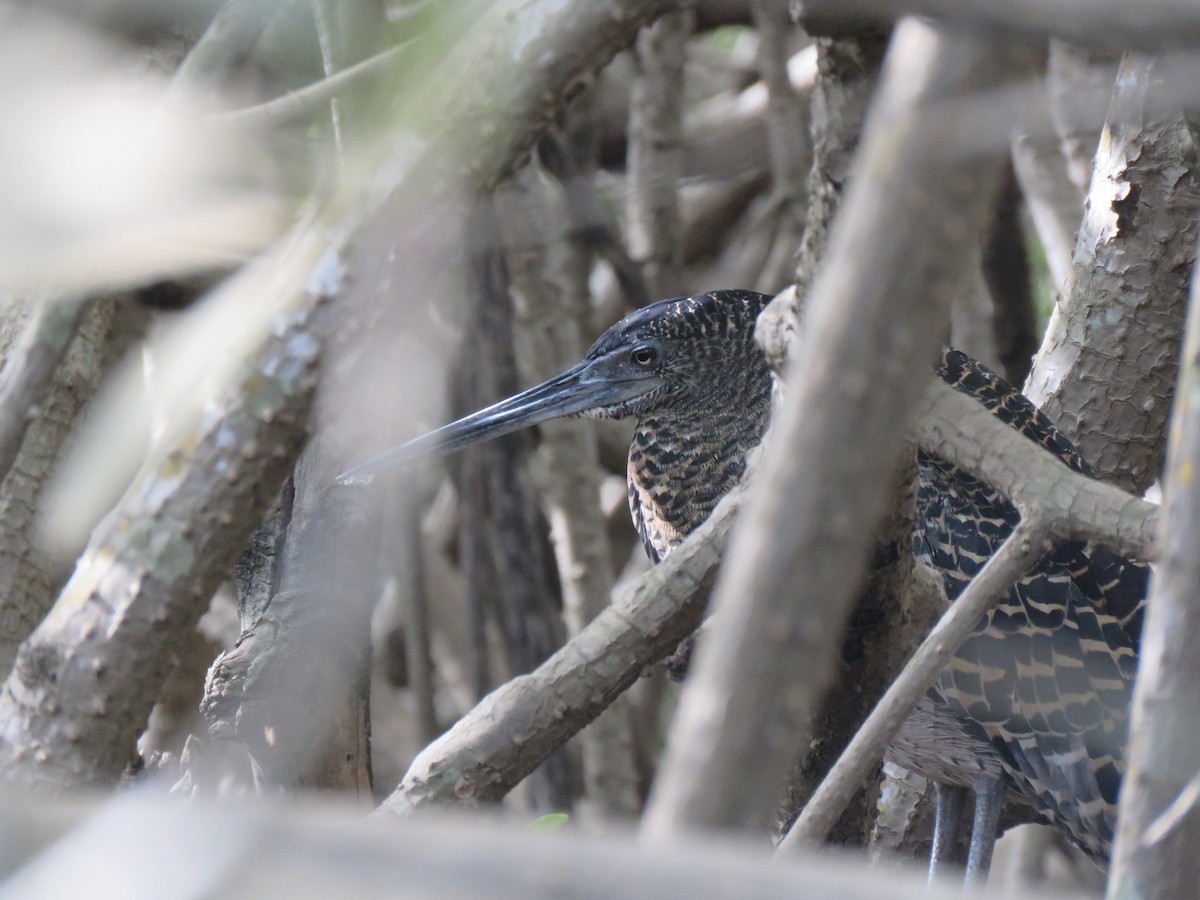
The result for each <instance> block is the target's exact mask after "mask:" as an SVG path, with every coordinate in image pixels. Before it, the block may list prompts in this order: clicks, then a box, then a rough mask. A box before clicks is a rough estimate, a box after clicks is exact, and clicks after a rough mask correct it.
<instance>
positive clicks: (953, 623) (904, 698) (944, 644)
mask: <svg viewBox="0 0 1200 900" xmlns="http://www.w3.org/2000/svg"><path fill="white" fill-rule="evenodd" d="M1048 535H1049V529H1048V528H1047V527H1046V524H1045V523H1044V522H1042V521H1039V520H1037V519H1030V520H1022V521H1021V523H1020V525H1018V526H1017V528H1016V529H1015V530H1014V531H1013V533H1012V534H1011V535H1009V536H1008V539H1007V540H1006V541H1005V542H1004V543H1003V544H1002V545H1001V547H1000V549H999V550H997V551H996V553H995V555H994V556H992V558H991V559H989V560H988V561H987V564H986V565H985V566H984V567H983V568H982V569H981V570H980V571H979V574H978V575H976V576H975V577H974V578H973V579H971V583H970V584H969V585H967V588H966V590H964V591H963V592H962V593H961V594H960V595H959V596H958V599H957V600H955V601H954V604H953V605H952V606H951V607H950V609H949V610H947V612H946V614H945V615H944V616H942V618H941V620H940V621H939V622H938V623H937V625H935V626H934V628H933V630H932V631H931V632H929V636H928V637H926V638H925V640H924V641H923V642H922V643H921V646H920V647H919V648H917V652H916V653H914V654H913V657H912V659H910V660H909V661H908V664H907V665H905V667H904V670H903V671H902V672H901V673H900V675H899V677H897V679H896V680H895V681H894V682H893V683H892V685H891V687H889V688H888V689H887V692H886V693H885V694H884V695H883V697H882V698H881V699H880V701H879V703H878V704H877V705H876V707H875V709H874V710H873V711H872V712H871V715H870V716H868V717H867V720H866V721H865V722H864V723H863V724H862V727H861V728H859V730H858V733H857V734H856V735H855V736H854V739H853V740H852V741H851V742H850V744H849V746H848V747H846V750H845V752H843V753H842V756H841V758H840V759H839V760H838V761H837V763H836V764H835V765H834V766H833V768H832V769H830V771H829V774H828V775H827V776H826V777H825V780H824V781H823V782H821V786H820V787H819V788H817V791H816V793H815V794H813V796H812V799H811V800H809V802H808V805H807V806H805V808H804V811H803V812H802V813H801V814H800V818H799V819H797V820H796V824H795V825H794V826H792V829H791V831H789V832H788V833H787V834H786V835H785V836H784V838H783V840H782V841H780V843H779V851H780V852H782V853H791V852H794V851H795V850H796V848H798V847H801V846H803V845H805V844H817V843H820V842H821V841H822V840H823V839H824V838H825V835H826V834H828V833H829V829H830V828H832V827H833V824H834V823H835V822H836V821H837V818H838V816H840V815H841V812H842V810H843V809H844V808H845V806H846V804H847V803H848V802H849V801H850V797H851V796H852V795H853V793H854V792H855V791H856V790H857V789H858V788H859V787H860V786H861V785H862V782H863V780H864V779H865V778H866V777H867V776H868V775H870V773H871V771H872V768H873V767H874V766H875V765H877V764H878V762H879V758H880V757H881V756H882V755H883V751H884V749H885V747H886V746H887V742H888V740H889V739H890V738H891V736H892V735H893V734H895V732H896V730H897V729H898V728H899V727H900V725H901V724H902V723H903V722H904V720H905V719H906V718H907V717H908V714H909V713H910V712H912V708H913V707H914V706H915V705H916V703H917V701H918V700H919V699H921V697H922V696H924V694H925V692H926V691H927V690H928V689H929V687H930V685H932V684H933V683H934V681H936V680H937V677H938V675H939V674H941V672H942V670H943V669H945V668H946V666H947V664H949V662H950V659H951V657H953V656H954V654H955V652H956V651H957V650H958V648H959V646H960V645H961V644H962V642H963V641H964V640H966V639H967V637H968V636H970V634H971V632H972V631H974V630H975V627H976V626H977V625H978V624H979V620H980V619H981V618H982V617H983V615H984V614H985V613H986V612H987V611H988V609H990V608H991V606H992V605H993V604H994V603H995V602H996V601H997V600H999V599H1000V598H1001V597H1003V596H1004V594H1005V592H1006V591H1007V590H1008V589H1009V588H1010V587H1012V585H1013V583H1014V582H1016V580H1017V579H1018V578H1020V577H1021V576H1022V575H1024V574H1025V573H1026V572H1027V571H1028V570H1029V569H1030V568H1031V567H1032V566H1033V565H1034V564H1035V563H1036V562H1037V560H1038V559H1039V558H1040V557H1041V556H1042V554H1043V553H1044V552H1045V544H1046V538H1047V537H1048Z"/></svg>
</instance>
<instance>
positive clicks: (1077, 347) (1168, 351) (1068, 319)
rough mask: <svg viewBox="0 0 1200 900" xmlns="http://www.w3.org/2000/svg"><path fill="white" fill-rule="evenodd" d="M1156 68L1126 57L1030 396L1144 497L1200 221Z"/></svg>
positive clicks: (1156, 457)
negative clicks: (1162, 108)
mask: <svg viewBox="0 0 1200 900" xmlns="http://www.w3.org/2000/svg"><path fill="white" fill-rule="evenodd" d="M1160 65H1161V64H1159V63H1155V62H1154V61H1153V60H1151V59H1148V58H1139V57H1132V56H1131V57H1127V58H1126V59H1125V60H1124V61H1123V63H1122V66H1121V75H1120V77H1119V78H1118V81H1117V88H1116V91H1115V93H1114V94H1113V100H1112V105H1111V107H1110V109H1109V115H1108V124H1107V125H1106V126H1105V135H1104V139H1103V140H1102V142H1101V148H1100V151H1099V153H1098V155H1097V157H1096V169H1095V172H1094V174H1093V176H1092V187H1091V190H1090V192H1089V195H1088V209H1087V215H1086V217H1085V219H1084V223H1083V227H1082V228H1081V229H1080V232H1079V237H1078V239H1077V242H1076V244H1075V256H1074V263H1073V271H1072V281H1071V283H1070V286H1069V288H1068V289H1067V291H1066V292H1065V293H1064V296H1063V297H1062V298H1061V300H1060V301H1059V304H1058V306H1057V307H1056V308H1055V311H1054V315H1053V317H1052V318H1051V321H1050V327H1049V329H1048V331H1047V334H1046V338H1045V340H1044V342H1043V344H1042V348H1041V350H1040V351H1039V353H1038V356H1037V359H1036V360H1035V362H1034V367H1033V372H1032V374H1031V375H1030V377H1029V380H1028V382H1027V383H1026V385H1025V393H1026V395H1027V396H1028V397H1029V399H1030V400H1032V401H1033V402H1034V403H1035V404H1037V405H1038V406H1040V407H1041V408H1042V411H1043V412H1045V413H1046V415H1048V416H1049V417H1050V418H1051V420H1053V421H1054V422H1055V423H1056V424H1057V425H1058V426H1059V428H1061V429H1062V430H1063V432H1064V433H1065V434H1066V435H1067V437H1069V438H1070V439H1071V441H1072V443H1074V444H1075V446H1076V447H1077V448H1078V449H1079V452H1080V454H1081V455H1082V456H1083V457H1084V459H1086V460H1087V461H1088V462H1089V463H1091V465H1092V467H1093V468H1094V469H1095V470H1096V472H1097V473H1098V474H1099V475H1100V476H1101V477H1102V478H1105V479H1108V480H1111V481H1113V482H1114V483H1115V484H1119V485H1121V486H1122V487H1124V488H1127V489H1128V490H1132V491H1134V492H1138V493H1140V492H1142V491H1145V489H1146V488H1148V487H1149V486H1150V485H1151V484H1152V483H1153V482H1154V480H1155V479H1156V478H1157V477H1158V472H1159V469H1160V467H1161V464H1162V456H1163V450H1164V447H1165V443H1166V420H1167V413H1168V411H1169V409H1170V398H1171V392H1172V390H1173V387H1174V382H1175V373H1176V369H1177V365H1178V355H1179V341H1180V334H1181V332H1182V325H1183V315H1184V307H1185V302H1186V301H1185V298H1186V293H1187V282H1188V274H1189V272H1190V269H1191V264H1192V262H1193V260H1194V259H1195V255H1196V224H1197V221H1198V220H1200V170H1198V168H1197V167H1198V165H1200V155H1198V153H1197V148H1196V145H1195V144H1194V143H1193V141H1192V138H1191V135H1190V134H1189V132H1188V128H1187V125H1186V123H1185V122H1184V120H1183V118H1182V117H1181V116H1180V115H1179V114H1178V113H1177V112H1167V113H1163V112H1155V105H1156V104H1158V103H1159V102H1160V101H1159V95H1160V94H1161V93H1162V92H1163V91H1164V89H1165V88H1166V85H1164V83H1163V81H1162V80H1161V79H1162V71H1161V69H1160Z"/></svg>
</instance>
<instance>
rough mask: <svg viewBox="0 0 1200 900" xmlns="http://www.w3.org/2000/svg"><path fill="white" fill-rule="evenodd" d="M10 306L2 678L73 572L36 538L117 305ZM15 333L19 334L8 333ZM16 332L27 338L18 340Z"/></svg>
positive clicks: (0, 589)
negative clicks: (52, 478) (44, 500)
mask: <svg viewBox="0 0 1200 900" xmlns="http://www.w3.org/2000/svg"><path fill="white" fill-rule="evenodd" d="M45 303H46V305H45V306H44V307H42V308H40V309H39V308H38V304H37V303H36V302H30V303H24V304H22V303H16V302H15V301H10V303H9V305H8V309H6V310H5V311H4V312H3V313H2V315H4V318H5V322H6V326H7V327H6V328H5V329H4V331H5V332H6V335H5V336H6V337H7V338H8V339H9V340H10V341H11V343H9V344H8V347H7V348H6V350H5V352H4V355H5V357H6V359H7V362H6V364H5V368H4V373H3V382H2V383H0V397H2V400H0V402H2V403H3V408H4V419H3V429H4V446H5V450H4V456H5V459H4V461H3V468H2V469H0V472H2V473H3V481H2V482H0V597H3V598H4V601H3V603H0V672H2V673H7V672H8V671H9V670H10V669H11V668H12V664H13V660H14V659H15V657H16V654H17V647H18V646H19V645H20V643H21V641H23V640H25V638H27V637H28V636H29V635H30V633H32V631H33V629H34V628H36V627H37V624H38V622H40V621H41V620H42V617H43V616H44V615H45V614H46V612H47V611H48V610H49V609H50V605H51V604H52V603H53V602H54V595H55V594H56V593H57V592H58V589H59V587H61V586H62V582H63V581H64V580H65V578H66V577H67V574H68V572H67V571H65V570H64V567H63V566H62V565H61V563H56V562H55V561H53V560H52V559H50V558H49V557H48V556H47V555H46V554H45V553H44V552H43V551H42V549H41V548H39V547H38V545H37V543H36V541H35V540H34V539H33V530H34V521H35V517H36V514H37V510H38V498H39V496H40V495H41V490H42V487H43V485H44V484H45V482H46V479H47V477H48V476H49V474H50V470H51V467H52V466H53V464H54V462H55V460H56V459H57V457H58V451H59V448H60V447H61V446H62V444H63V442H64V441H65V440H66V438H67V436H68V434H69V433H70V430H71V426H72V424H73V423H74V421H75V419H76V417H77V416H78V414H79V412H80V410H81V409H82V408H83V406H84V404H85V403H87V401H88V399H90V397H91V396H92V395H93V393H94V392H95V390H96V385H97V384H98V383H99V379H100V374H101V371H102V368H103V366H104V364H105V362H106V357H105V347H104V342H105V339H106V336H107V333H108V330H109V326H110V324H111V322H112V315H113V301H111V300H94V301H92V302H91V303H90V304H88V305H86V306H84V305H82V304H81V302H80V301H79V300H76V299H69V300H65V301H62V303H63V305H62V306H57V305H55V304H54V301H45ZM8 328H12V329H14V331H8ZM17 331H19V332H20V335H19V336H18V334H17Z"/></svg>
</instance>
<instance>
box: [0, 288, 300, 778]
mask: <svg viewBox="0 0 1200 900" xmlns="http://www.w3.org/2000/svg"><path fill="white" fill-rule="evenodd" d="M319 347H320V343H319V341H318V340H317V338H316V337H315V336H314V335H313V334H312V332H311V329H310V316H309V310H308V308H307V307H306V306H302V307H301V308H300V309H299V310H298V311H296V312H295V313H293V315H292V316H291V318H290V320H289V321H287V322H286V326H285V327H282V328H281V329H280V331H279V332H278V333H277V334H276V335H275V336H273V337H272V338H271V339H270V340H269V341H268V342H267V343H266V344H265V346H264V347H263V349H262V351H260V353H259V355H258V357H257V359H256V360H255V361H254V364H253V366H252V367H251V369H250V371H249V372H248V373H247V375H246V376H245V377H244V378H243V379H242V380H241V381H240V382H239V383H238V385H237V387H238V388H239V389H238V390H237V391H236V392H235V396H234V397H233V398H226V403H227V405H226V407H225V409H224V411H223V412H222V414H221V415H220V416H215V417H211V418H209V419H206V420H205V421H203V422H201V423H198V424H197V426H196V428H195V430H194V431H192V432H189V433H187V434H185V435H183V436H182V441H181V443H180V444H179V445H177V446H175V447H173V448H170V449H169V452H164V453H162V454H161V455H160V456H159V457H158V458H157V460H156V462H154V463H153V464H152V465H148V466H146V467H145V468H144V469H143V471H142V473H141V474H140V476H139V477H138V478H137V480H135V481H134V483H133V485H131V487H130V488H129V490H128V491H127V492H126V494H125V496H124V498H123V499H122V501H121V503H120V505H119V506H118V508H117V510H116V511H115V513H114V514H112V515H110V516H109V517H108V518H106V519H105V520H104V522H103V523H102V524H101V526H100V527H99V528H98V529H97V530H96V532H95V534H94V535H93V538H92V540H91V542H90V543H89V546H88V548H87V550H86V551H85V552H84V555H83V558H82V559H81V560H80V562H79V564H78V566H77V567H76V569H75V574H74V575H73V576H72V578H71V580H70V582H68V584H67V586H66V587H65V588H64V589H63V592H62V595H61V596H60V597H59V601H58V604H57V605H56V607H55V611H54V612H52V614H51V615H50V616H49V617H48V618H47V619H46V620H45V621H44V622H43V623H42V624H41V625H40V626H39V627H38V628H37V630H36V631H34V633H33V635H32V636H31V637H30V638H29V640H28V641H26V642H25V643H24V644H23V645H22V646H21V649H20V652H19V653H18V656H17V662H16V666H15V668H14V670H13V673H12V675H10V676H9V678H8V681H7V682H6V683H5V685H4V693H3V696H2V697H0V719H2V720H3V721H4V722H5V723H6V728H5V731H4V738H3V742H2V743H0V765H2V766H3V768H4V770H5V774H6V775H7V777H8V778H9V779H10V780H13V781H17V782H23V783H26V784H31V785H46V786H50V785H64V784H71V785H87V784H104V783H108V782H111V781H112V780H114V779H115V778H116V777H117V775H119V774H120V772H121V770H122V769H123V768H124V767H125V765H126V764H127V763H128V762H129V760H130V759H131V758H132V755H133V750H134V741H135V740H136V738H137V735H138V734H139V732H140V731H141V730H142V728H144V727H145V723H146V718H147V716H149V714H150V708H151V707H152V706H153V704H154V701H155V699H156V698H157V696H158V691H159V688H160V687H161V684H162V680H163V678H164V676H165V674H166V672H167V670H168V668H169V666H170V664H171V649H170V647H171V645H172V643H173V642H174V641H175V640H176V639H177V637H176V636H177V635H182V634H183V633H184V632H188V631H190V630H191V629H192V628H194V626H195V623H196V621H197V620H198V619H199V618H200V616H201V615H202V614H203V612H204V610H205V609H206V607H207V604H208V599H209V598H210V597H211V596H212V593H213V591H214V590H215V588H216V586H217V583H218V582H219V581H220V579H221V578H222V577H223V575H224V573H225V572H226V571H228V570H229V569H230V568H231V567H232V566H233V563H234V561H235V560H236V558H237V555H238V553H239V552H240V551H241V548H242V546H243V545H244V544H245V542H246V539H247V538H248V537H249V535H250V532H251V531H252V530H253V528H254V527H255V525H257V523H258V521H259V520H260V519H261V518H262V515H263V513H264V512H265V511H266V509H267V507H268V506H269V505H270V503H271V501H272V500H273V499H274V494H275V493H276V491H277V490H278V486H279V485H280V484H281V483H282V481H283V479H284V477H285V476H286V475H287V472H288V470H289V469H290V468H291V461H292V459H293V458H294V454H295V452H296V447H297V446H299V444H300V443H301V442H302V441H303V437H304V433H305V427H306V423H307V414H308V410H309V406H310V403H311V400H312V396H313V391H314V388H315V386H316V375H315V369H314V363H315V362H316V355H317V351H318V348H319ZM217 473H220V474H219V475H218V474H217ZM179 639H182V638H181V637H180V638H179Z"/></svg>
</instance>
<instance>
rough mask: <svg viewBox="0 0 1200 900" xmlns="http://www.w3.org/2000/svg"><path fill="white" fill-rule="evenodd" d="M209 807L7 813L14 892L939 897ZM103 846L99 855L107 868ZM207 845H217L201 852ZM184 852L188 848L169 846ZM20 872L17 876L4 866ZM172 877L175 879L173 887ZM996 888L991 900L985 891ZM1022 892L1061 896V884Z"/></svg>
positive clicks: (630, 851)
mask: <svg viewBox="0 0 1200 900" xmlns="http://www.w3.org/2000/svg"><path fill="white" fill-rule="evenodd" d="M231 806H232V805H230V806H226V807H215V808H207V809H204V810H203V811H198V810H196V809H194V808H190V807H187V806H184V805H181V804H174V803H172V804H167V803H163V802H161V801H155V800H154V798H153V797H151V796H150V795H148V794H146V793H136V792H134V793H129V794H127V795H126V796H125V797H123V798H121V799H119V800H117V801H115V802H109V803H107V804H105V805H103V806H99V805H96V806H88V805H83V804H75V805H73V806H71V807H70V808H63V807H62V806H53V807H50V808H49V809H47V808H45V807H43V806H35V805H33V804H21V805H15V806H14V808H12V809H11V810H9V811H6V818H7V820H8V821H9V822H11V823H12V825H10V826H9V827H8V828H7V829H6V832H7V833H6V853H5V859H4V862H5V866H6V868H5V869H4V870H0V874H3V875H4V876H5V886H6V888H7V892H8V893H9V894H10V895H12V896H17V897H71V896H77V895H78V894H79V886H80V873H81V872H87V873H88V889H89V891H90V892H91V893H94V894H107V895H121V896H130V885H131V884H134V885H136V886H138V887H140V886H142V885H146V886H147V887H146V890H145V892H144V893H145V894H147V895H156V896H161V895H164V894H167V893H168V892H169V891H170V890H172V889H173V888H174V889H175V893H176V894H181V893H183V892H184V891H185V890H187V889H190V888H194V889H195V890H194V891H193V892H192V893H193V895H195V894H199V893H201V892H203V895H205V896H212V897H221V898H227V900H258V898H261V897H291V896H297V895H298V893H299V892H298V890H297V885H298V884H302V886H303V894H302V895H303V896H311V897H347V898H360V897H387V896H397V895H401V896H404V895H407V896H426V897H432V896H437V897H457V898H465V897H470V898H474V900H500V898H505V900H511V898H514V897H520V898H522V900H595V898H598V897H620V898H622V900H662V898H680V897H706V898H707V897H713V898H738V900H779V898H781V897H786V898H789V900H833V898H836V900H881V898H887V900H928V898H929V897H931V896H933V897H941V898H946V897H950V896H957V892H953V893H952V892H951V891H949V890H945V891H941V890H939V891H935V892H934V893H932V894H931V893H930V891H929V889H928V888H927V886H926V884H925V877H924V875H923V874H918V873H916V872H897V871H894V870H891V869H883V870H880V869H874V870H869V869H865V868H864V867H863V866H861V865H860V864H858V863H855V862H851V861H848V860H841V859H831V858H829V857H828V856H820V857H818V856H815V855H814V856H809V857H804V858H802V859H800V860H797V861H795V862H792V861H789V862H787V863H785V864H782V865H774V866H768V865H764V864H763V863H764V859H763V854H762V853H761V852H754V851H753V850H752V849H750V848H746V847H740V846H729V845H721V844H716V843H707V844H689V845H684V844H679V845H676V846H671V847H663V848H657V849H656V850H655V852H654V853H646V852H645V851H644V850H643V849H642V848H639V847H638V846H636V845H635V844H634V842H633V841H632V840H630V839H629V838H628V837H623V836H620V835H612V834H593V833H581V832H579V831H577V830H574V829H561V830H559V831H558V832H557V833H553V834H546V833H541V834H530V833H528V832H527V831H526V830H525V829H524V828H523V827H522V824H523V823H517V822H513V821H502V822H498V823H490V822H489V823H477V822H463V821H455V820H453V819H446V818H444V817H443V818H441V819H438V818H433V817H429V818H425V819H422V820H421V821H420V822H390V823H387V827H382V825H381V823H379V822H364V821H363V820H362V817H361V816H360V815H358V814H356V813H355V812H354V811H353V810H349V809H346V808H344V807H332V805H320V804H317V803H306V804H303V805H298V804H294V805H287V806H283V805H281V806H279V807H274V808H272V807H270V806H266V805H251V804H244V803H243V804H238V806H237V807H236V808H231ZM97 841H101V842H102V844H103V851H104V856H103V859H104V863H105V864H106V865H98V864H97ZM197 847H205V848H208V850H207V852H204V853H199V852H195V850H194V848H197ZM178 848H187V849H188V850H189V851H191V852H174V851H176V850H177V849H178ZM9 866H11V867H12V868H11V870H9V869H8V867H9ZM167 886H171V887H167ZM988 896H996V895H992V894H989V895H988ZM999 896H1003V897H1012V898H1016V897H1018V896H1019V897H1020V900H1061V897H1062V892H1061V890H1060V891H1056V892H1054V893H1053V894H1051V893H1034V892H1032V891H1030V890H1028V889H1024V890H1022V891H1020V893H1019V894H1016V893H1014V894H1003V895H999Z"/></svg>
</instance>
